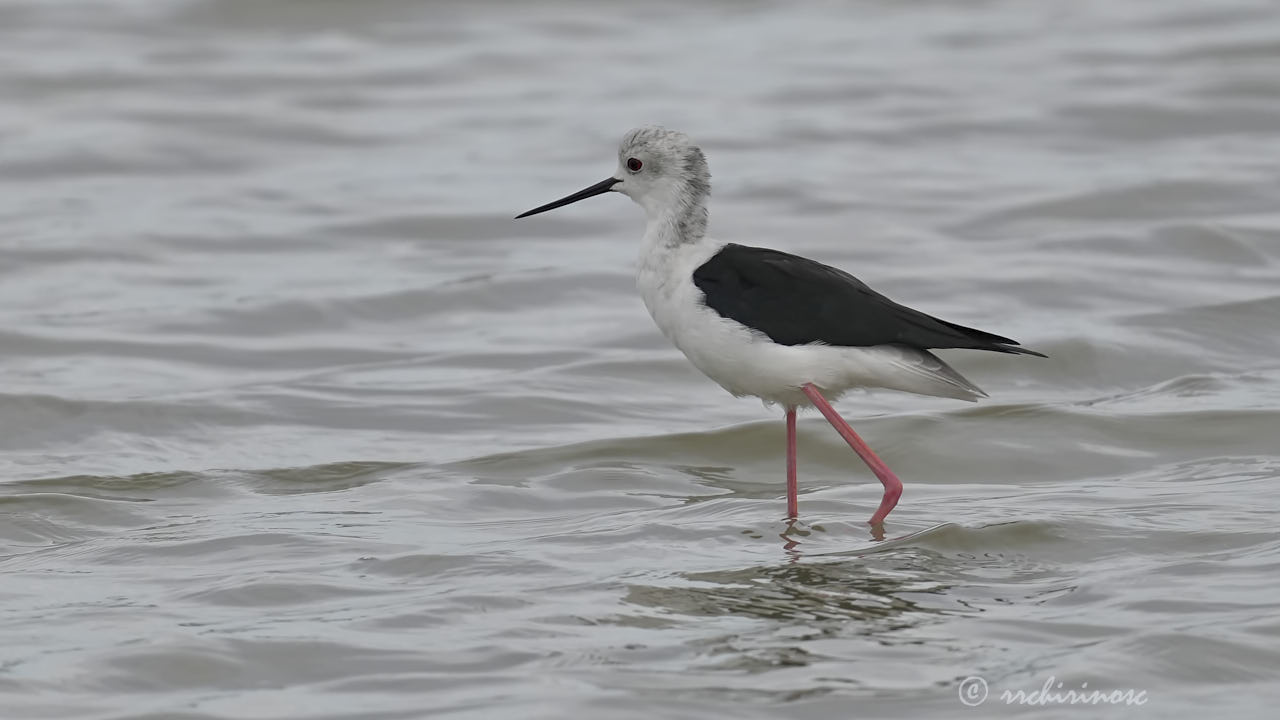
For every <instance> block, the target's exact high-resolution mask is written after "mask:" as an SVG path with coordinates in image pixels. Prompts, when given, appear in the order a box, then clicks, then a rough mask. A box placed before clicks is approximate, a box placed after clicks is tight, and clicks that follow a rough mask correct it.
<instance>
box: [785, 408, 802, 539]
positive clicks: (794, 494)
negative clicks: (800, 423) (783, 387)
mask: <svg viewBox="0 0 1280 720" xmlns="http://www.w3.org/2000/svg"><path fill="white" fill-rule="evenodd" d="M799 495H800V493H799V491H798V490H797V488H796V409H795V408H787V517H789V518H795V517H798V516H799V515H800V497H799Z"/></svg>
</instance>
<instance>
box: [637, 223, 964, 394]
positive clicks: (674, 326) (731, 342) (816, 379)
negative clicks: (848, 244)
mask: <svg viewBox="0 0 1280 720" xmlns="http://www.w3.org/2000/svg"><path fill="white" fill-rule="evenodd" d="M662 235H663V233H662V232H661V228H655V227H654V223H650V226H649V231H648V232H646V233H645V239H644V247H643V249H642V251H641V254H640V270H639V274H638V277H637V285H638V286H639V289H640V296H641V297H642V298H644V304H645V307H647V308H648V309H649V314H650V315H652V316H653V320H654V322H656V323H657V324H658V328H659V329H661V330H662V334H663V335H666V336H667V339H669V340H670V341H671V342H672V343H673V344H674V345H675V346H676V347H677V348H679V349H680V351H681V352H683V353H684V354H685V357H687V358H689V362H691V363H693V365H694V367H696V368H698V370H700V371H702V373H703V374H704V375H706V376H707V377H709V378H711V379H712V380H714V381H715V382H716V383H717V384H719V385H720V387H722V388H724V389H725V390H728V391H729V392H731V393H733V394H734V395H739V396H742V395H752V396H755V397H758V398H760V399H761V400H764V401H765V402H767V403H778V404H780V405H783V406H784V407H800V406H808V405H811V404H812V403H810V402H809V399H808V398H807V397H806V396H805V395H804V393H802V392H801V390H800V388H801V386H803V385H804V384H805V383H813V384H814V385H816V386H817V387H818V389H820V390H821V391H822V393H823V395H825V396H826V397H827V398H828V399H834V398H835V397H838V396H839V395H841V394H843V393H845V392H848V391H849V390H854V389H860V388H867V389H869V388H885V389H890V390H902V391H905V392H911V393H917V394H920V395H935V396H941V397H949V398H956V399H960V400H975V399H977V398H979V397H982V391H981V390H978V388H976V387H974V386H973V385H972V384H970V383H968V382H967V381H965V380H964V379H963V378H962V377H960V376H959V375H958V374H956V373H955V371H954V370H951V369H950V368H949V367H947V366H946V365H945V364H943V363H941V362H939V361H938V360H937V359H936V358H934V357H932V356H930V355H927V354H925V353H922V352H919V351H916V350H912V349H910V348H906V347H901V346H895V345H874V346H871V347H837V346H832V345H823V344H810V345H779V344H777V343H775V342H773V341H772V340H770V339H769V338H768V336H766V335H764V334H763V333H760V332H757V331H754V330H751V329H749V328H747V327H746V326H745V325H742V324H741V323H739V322H737V321H735V320H730V319H728V318H724V317H721V316H720V314H719V313H717V312H716V311H715V310H712V309H711V308H709V307H707V306H706V304H705V302H704V300H703V294H702V291H701V290H700V289H698V286H697V285H695V284H694V283H693V271H694V270H696V269H697V268H698V267H699V266H701V265H702V264H703V263H704V262H706V261H707V260H708V259H710V258H711V256H712V255H715V254H716V253H717V252H719V250H720V248H721V247H722V246H723V245H724V243H722V242H717V241H714V240H711V239H709V238H703V239H701V240H699V241H697V242H694V243H682V244H679V245H675V246H674V247H672V246H668V245H667V244H666V242H665V240H664V238H663V237H662ZM849 322H851V323H852V322H857V319H856V318H850V319H849Z"/></svg>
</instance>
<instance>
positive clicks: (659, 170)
mask: <svg viewBox="0 0 1280 720" xmlns="http://www.w3.org/2000/svg"><path fill="white" fill-rule="evenodd" d="M609 191H613V192H620V193H623V194H624V195H627V196H628V197H630V198H631V199H632V200H634V201H636V202H637V203H639V204H640V206H641V207H643V208H644V210H645V213H646V215H647V216H648V224H647V226H646V228H645V233H644V241H643V245H642V249H641V251H640V271H639V277H638V281H637V284H638V285H639V288H640V295H641V297H643V298H644V304H645V306H646V307H648V309H649V314H650V315H652V316H653V319H654V322H656V323H657V324H658V327H659V328H660V329H661V330H662V333H663V334H664V335H666V336H667V338H668V339H669V340H670V341H671V342H672V343H674V344H675V346H676V347H677V348H679V349H680V351H681V352H683V353H684V354H685V356H686V357H688V358H689V361H690V362H692V363H693V365H694V367H696V368H698V369H699V370H701V371H702V372H703V373H704V374H705V375H706V376H707V377H709V378H711V379H712V380H714V381H716V382H717V383H719V385H720V386H721V387H723V388H724V389H725V390H728V391H729V392H731V393H733V394H734V395H736V396H743V395H754V396H755V397H758V398H760V399H761V400H764V401H765V402H766V403H770V404H772V403H777V404H779V405H782V406H783V407H784V408H786V420H787V514H788V516H789V517H792V518H794V517H796V516H797V514H798V497H797V490H796V408H798V407H805V406H813V407H816V408H817V409H818V411H819V412H821V413H822V415H823V417H825V418H826V419H827V422H829V423H831V426H832V427H834V428H835V429H836V432H838V433H840V436H841V437H843V438H844V440H845V442H847V443H849V447H851V448H853V451H854V452H856V453H857V454H858V457H860V458H862V460H863V462H865V463H866V464H867V466H868V467H870V468H871V471H872V472H873V473H875V475H876V477H877V478H879V479H880V482H881V483H882V484H883V485H884V496H883V498H882V499H881V501H880V507H879V508H878V509H876V512H875V514H874V515H872V516H871V524H872V525H880V524H881V523H883V521H884V518H885V516H886V515H888V514H889V511H890V510H892V509H893V508H894V506H895V505H897V504H898V498H899V496H901V495H902V481H901V480H899V479H898V476H897V475H895V474H894V473H893V471H892V470H890V469H889V467H888V466H887V465H885V464H884V462H883V461H881V460H880V458H879V457H877V456H876V454H875V453H874V452H872V451H871V448H869V447H867V444H866V443H865V442H863V441H862V438H860V437H858V434H857V433H855V432H854V431H853V428H851V427H849V424H848V423H847V422H845V420H844V418H842V417H840V414H839V413H837V412H836V410H835V408H833V407H831V403H830V402H829V400H832V399H835V398H836V397H838V396H840V395H841V394H843V393H845V392H847V391H849V390H852V389H855V388H887V389H891V390H903V391H906V392H911V393H917V394H920V395H935V396H940V397H949V398H956V399H959V400H969V401H974V400H977V399H978V398H980V397H986V396H987V394H986V393H985V392H983V391H982V390H981V389H980V388H978V386H976V385H974V384H973V383H971V382H969V381H968V380H966V379H965V378H964V377H963V376H961V375H960V373H958V372H956V371H955V370H953V369H952V368H951V367H950V366H948V365H947V364H946V363H945V362H943V361H942V360H941V359H939V358H938V357H937V356H935V355H934V354H933V353H930V352H929V350H930V349H934V348H965V349H971V350H991V351H995V352H1002V353H1011V354H1021V355H1036V356H1038V357H1045V356H1044V355H1041V354H1040V353H1038V352H1035V351H1032V350H1027V349H1025V348H1021V347H1018V346H1017V345H1018V344H1017V343H1016V342H1014V341H1013V340H1010V339H1009V338H1006V337H1001V336H999V335H993V334H991V333H988V332H983V331H982V330H975V329H973V328H968V327H964V326H963V325H956V324H955V323H950V322H947V321H945V320H939V319H937V318H935V317H931V316H929V315H926V314H924V313H922V312H919V311H917V310H912V309H911V308H908V307H905V306H903V305H899V304H898V303H896V302H893V301H892V300H890V299H888V298H886V297H885V296H883V295H881V294H879V293H877V292H876V291H874V290H872V289H871V288H869V287H867V286H866V284H864V283H863V282H862V281H861V280H858V279H857V278H855V277H854V276H852V275H850V274H849V273H846V272H844V271H843V270H837V269H836V268H833V267H830V266H828V265H823V264H822V263H820V262H816V261H814V260H809V259H807V258H803V257H798V256H796V255H789V254H787V253H784V252H779V251H777V250H769V249H766V248H757V247H747V246H745V245H735V244H733V243H723V242H718V241H716V240H712V239H711V238H709V237H707V235H706V229H707V207H706V202H707V196H708V195H709V194H710V192H711V173H710V172H709V171H708V170H707V160H706V157H705V156H704V155H703V154H702V150H700V149H699V148H698V147H697V146H696V145H694V144H693V143H692V142H691V141H690V140H689V138H688V137H687V136H685V135H684V134H683V133H679V132H675V131H672V130H666V129H664V128H660V127H644V128H637V129H635V130H632V131H631V132H629V133H627V134H626V136H625V137H624V138H623V139H622V146H621V147H620V148H619V150H618V169H617V171H616V172H614V174H613V175H612V176H611V177H609V178H607V179H605V180H603V181H601V182H598V183H596V184H595V185H592V186H591V187H589V188H586V189H584V190H581V191H579V192H576V193H574V194H572V195H569V196H568V197H564V198H561V199H559V200H556V201H555V202H552V203H547V204H546V205H542V206H540V207H536V208H534V209H532V210H530V211H528V212H526V213H522V214H520V215H517V216H516V218H517V219H519V218H522V217H528V216H529V215H536V214H538V213H541V212H546V211H547V210H553V209H555V208H558V207H563V206H565V205H568V204H569V203H574V202H577V201H579V200H584V199H586V198H589V197H592V196H595V195H600V194H602V193H606V192H609Z"/></svg>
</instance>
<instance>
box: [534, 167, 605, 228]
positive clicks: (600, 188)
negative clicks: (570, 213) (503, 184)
mask: <svg viewBox="0 0 1280 720" xmlns="http://www.w3.org/2000/svg"><path fill="white" fill-rule="evenodd" d="M620 182H622V181H621V180H619V179H618V178H612V177H611V178H609V179H608V180H601V181H600V182H598V183H596V184H595V185H592V186H591V187H589V188H586V189H584V190H579V191H578V192H576V193H574V194H572V195H570V196H569V197H562V198H560V199H559V200H556V201H555V202H549V203H547V204H546V205H542V206H539V207H536V208H534V209H532V210H530V211H529V212H524V213H520V214H519V215H517V216H516V219H517V220H519V219H520V218H522V217H529V216H530V215H537V214H538V213H544V212H546V211H548V210H555V209H556V208H558V207H564V206H565V205H568V204H569V203H576V202H578V201H579V200H586V199H587V198H589V197H595V196H596V195H599V194H601V193H607V192H609V191H610V190H611V189H613V186H614V185H617V184H618V183H620Z"/></svg>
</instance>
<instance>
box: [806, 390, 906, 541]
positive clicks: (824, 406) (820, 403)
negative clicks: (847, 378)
mask: <svg viewBox="0 0 1280 720" xmlns="http://www.w3.org/2000/svg"><path fill="white" fill-rule="evenodd" d="M800 389H801V391H803V392H804V394H805V395H806V396H807V397H808V398H809V399H810V400H812V401H813V404H814V405H815V406H817V408H818V412H820V413H822V416H823V417H825V418H826V419H827V422H829V423H831V427H833V428H835V429H836V432H838V433H840V437H842V438H844V441H845V442H847V443H849V447H851V448H853V451H854V452H856V453H858V457H860V458H862V462H864V463H866V464H867V467H869V468H871V472H873V473H875V474H876V477H877V478H879V479H880V484H882V485H884V497H883V498H881V499H880V507H879V508H877V509H876V514H875V515H872V516H871V524H872V525H879V524H880V523H882V522H884V519H885V516H887V515H888V514H889V511H890V510H892V509H893V507H894V506H895V505H897V504H898V498H899V497H901V496H902V481H901V480H899V479H898V476H897V475H894V474H893V471H892V470H890V469H889V466H888V465H885V464H884V461H883V460H881V459H880V458H878V457H876V454H875V453H874V452H872V451H871V448H870V447H868V446H867V444H866V443H865V442H863V441H862V438H860V437H858V433H856V432H854V431H853V428H851V427H849V423H847V422H845V421H844V418H842V417H840V413H838V412H836V409H835V408H833V407H831V403H829V402H827V399H826V398H824V397H822V393H821V392H818V388H816V387H814V385H813V383H805V384H804V385H803V386H802V387H801V388H800Z"/></svg>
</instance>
